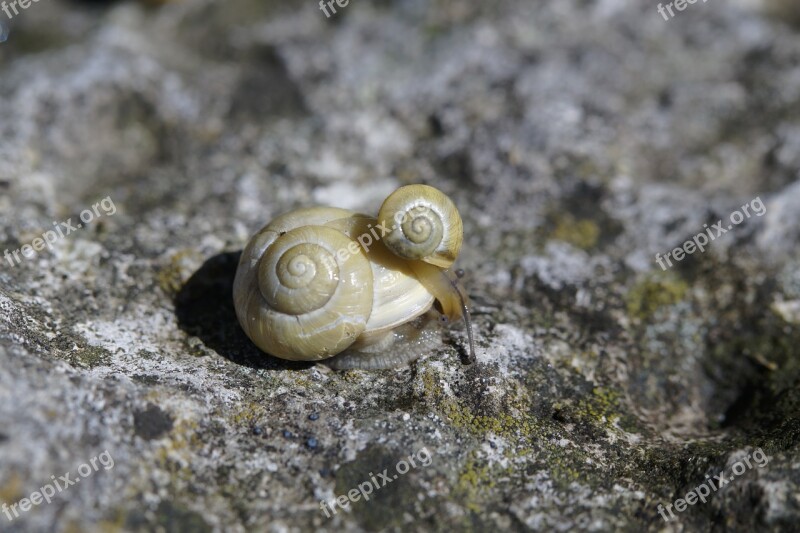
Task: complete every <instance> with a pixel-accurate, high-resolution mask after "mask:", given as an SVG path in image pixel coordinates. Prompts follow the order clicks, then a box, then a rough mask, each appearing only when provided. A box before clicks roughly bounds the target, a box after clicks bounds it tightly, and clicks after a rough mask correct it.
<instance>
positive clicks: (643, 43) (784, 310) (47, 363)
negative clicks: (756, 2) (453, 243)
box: [0, 0, 800, 532]
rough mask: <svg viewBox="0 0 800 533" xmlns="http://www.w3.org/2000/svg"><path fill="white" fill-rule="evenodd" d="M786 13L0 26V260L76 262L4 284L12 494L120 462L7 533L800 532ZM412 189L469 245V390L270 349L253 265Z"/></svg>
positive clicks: (532, 7) (212, 11) (302, 8)
mask: <svg viewBox="0 0 800 533" xmlns="http://www.w3.org/2000/svg"><path fill="white" fill-rule="evenodd" d="M768 3H769V6H768V7H769V10H768V12H769V13H773V14H774V13H777V14H778V16H777V18H770V17H769V16H765V15H764V14H763V11H761V10H759V9H753V7H757V6H753V5H750V6H746V5H744V4H743V3H738V4H733V5H731V4H728V3H724V2H714V1H711V2H708V3H696V4H693V5H689V7H688V8H687V9H686V11H684V12H681V13H679V14H678V16H676V18H674V19H672V20H670V21H668V22H667V21H664V20H663V19H662V18H661V17H660V16H659V15H658V13H657V11H656V9H655V7H654V6H652V5H648V6H646V7H645V6H642V5H641V4H642V3H641V2H634V1H632V0H630V1H625V0H595V1H585V0H559V1H558V2H555V1H553V2H546V3H544V2H542V3H540V2H527V1H525V0H516V1H508V0H506V1H500V2H471V1H467V0H464V1H461V0H435V1H433V2H422V1H418V0H407V1H398V2H386V1H381V2H366V1H365V0H351V1H350V3H349V5H347V7H345V8H340V9H339V12H338V13H337V14H336V15H334V16H332V17H331V18H330V19H328V18H326V17H325V15H324V14H323V13H322V12H321V11H320V10H319V9H317V6H316V5H314V2H303V3H302V4H300V3H285V2H272V1H268V2H265V1H257V0H227V1H225V2H211V1H186V2H182V3H167V4H166V5H163V6H160V7H158V6H155V5H153V4H157V3H151V4H149V5H140V4H132V3H115V4H113V5H106V4H101V3H93V4H86V3H62V2H57V1H55V0H49V1H48V2H41V3H35V4H32V5H31V6H30V7H29V8H28V9H27V10H25V11H23V12H21V13H20V15H18V16H17V17H15V18H14V20H13V21H12V23H11V24H10V25H8V24H7V22H8V21H7V20H5V18H4V16H2V15H0V20H2V21H3V22H2V23H3V24H6V25H8V26H9V27H8V28H7V29H8V31H7V33H8V35H7V41H6V42H5V43H3V44H2V45H0V94H2V99H0V251H2V250H5V249H6V248H7V249H9V251H10V252H13V251H14V250H17V249H20V248H21V247H22V246H23V245H25V244H31V243H34V244H35V240H34V239H36V238H38V237H40V236H41V235H42V234H43V233H45V232H47V231H51V230H53V229H55V228H54V226H53V222H56V223H57V224H56V226H58V227H59V228H63V231H62V233H65V235H64V236H63V237H59V238H58V239H57V240H56V241H55V244H53V249H52V251H50V250H45V251H43V252H42V253H40V254H38V255H37V256H36V257H33V258H28V259H24V260H23V261H22V262H21V263H20V264H16V263H15V262H14V260H13V259H12V260H11V261H10V262H9V260H8V259H7V258H2V261H3V262H2V265H0V398H1V399H2V401H0V500H2V501H3V502H5V503H6V504H7V505H12V504H14V503H16V502H18V501H19V500H20V499H22V498H26V497H29V495H30V494H31V493H32V492H34V491H37V490H39V489H40V487H43V486H44V485H46V484H48V483H50V482H51V479H53V480H55V479H57V478H58V477H59V476H61V475H62V474H64V473H67V472H71V473H72V477H73V478H76V472H78V471H79V468H80V467H81V465H82V464H83V463H89V462H90V460H91V459H93V458H96V457H99V456H100V455H101V454H103V452H106V451H107V455H106V458H108V457H109V456H110V457H112V458H113V467H108V466H103V465H100V466H99V468H97V461H95V463H96V464H95V468H94V469H93V471H92V472H91V473H90V474H89V475H87V476H86V477H80V476H77V478H78V479H80V482H79V483H76V484H75V485H74V486H70V487H68V488H65V489H64V490H63V492H59V493H58V494H56V495H55V496H54V497H53V498H52V503H50V504H46V503H41V504H40V505H38V506H35V507H33V508H32V509H30V510H29V511H27V512H21V513H20V516H19V517H18V518H14V520H13V521H8V520H7V518H6V515H4V514H0V524H2V525H0V529H1V530H3V531H52V530H57V531H234V532H236V531H250V530H253V531H310V530H327V531H395V530H400V529H403V530H414V531H445V530H448V531H451V530H457V531H461V530H474V531H483V530H492V529H503V530H506V529H508V530H540V531H553V530H556V531H566V530H589V531H607V530H612V529H618V530H623V531H695V530H697V531H712V530H713V531H723V530H726V531H727V530H730V531H742V530H748V529H757V530H759V531H790V530H792V529H793V528H795V527H796V524H797V523H798V521H800V421H798V417H799V416H800V414H799V413H800V391H799V390H798V388H799V387H798V385H800V348H798V346H800V252H798V245H800V182H798V179H799V178H800V176H799V175H798V169H799V168H800V32H798V30H797V28H796V27H793V26H791V25H790V24H788V23H787V21H789V20H791V18H790V16H791V15H792V13H794V15H796V13H797V12H796V8H795V7H794V6H795V5H796V4H795V3H794V2H788V1H785V2H784V1H779V0H775V1H773V2H768ZM751 4H752V2H751ZM781 17H783V18H781ZM417 182H423V183H428V184H431V185H434V186H436V187H439V188H440V189H442V190H444V191H445V192H447V193H448V194H450V195H451V196H452V198H453V199H454V201H455V202H456V204H457V205H458V206H459V208H460V209H461V211H462V215H463V217H464V222H465V230H466V236H467V237H466V243H465V247H464V251H463V254H462V258H461V260H460V262H459V264H460V266H461V267H462V268H464V269H465V270H466V271H467V272H468V274H467V277H466V280H465V281H466V284H467V285H468V287H469V292H470V295H471V297H472V299H473V303H474V308H473V311H474V319H475V325H476V334H477V342H478V362H477V364H474V365H472V366H462V365H461V364H460V363H459V357H458V355H459V353H460V351H462V350H463V347H464V343H465V339H466V336H465V334H464V331H463V330H462V329H459V328H458V327H454V328H452V330H448V331H446V332H445V333H444V334H443V338H442V342H441V346H440V347H439V349H437V350H435V351H434V352H432V353H426V354H424V355H423V356H422V358H421V359H420V360H419V361H418V362H417V363H415V364H413V365H411V366H410V367H406V368H400V369H397V370H394V371H380V372H361V371H348V372H332V371H330V370H328V369H327V368H326V367H324V366H320V365H311V364H299V363H286V362H283V361H280V360H276V359H274V358H270V357H267V356H264V355H263V354H261V353H259V352H258V351H257V350H256V349H255V348H254V347H253V346H252V345H251V344H250V343H249V342H248V341H247V339H246V338H245V337H244V335H243V334H242V332H241V330H240V329H239V327H238V324H237V323H236V319H235V316H234V313H233V308H232V302H231V298H230V290H231V285H232V279H233V275H234V271H235V268H236V260H237V255H238V252H239V251H240V250H241V249H242V247H243V245H244V243H245V242H246V240H247V238H248V236H249V235H250V234H251V233H252V232H254V231H255V230H256V229H258V228H259V227H260V226H261V225H263V224H264V223H266V222H267V221H268V220H269V219H270V218H272V217H273V216H275V215H276V214H278V213H280V212H283V211H286V210H289V209H292V208H295V207H299V206H306V205H311V204H315V203H321V204H329V205H338V206H341V207H347V208H353V209H359V210H362V211H369V212H374V211H375V210H376V209H377V205H378V203H379V202H380V200H381V199H382V198H383V197H384V196H385V195H386V193H387V192H389V191H391V190H392V189H394V188H395V187H397V186H399V185H401V184H406V183H417ZM103 199H106V202H105V204H103V203H102V200H103ZM756 199H758V201H759V202H762V206H763V207H764V209H765V211H764V212H762V211H760V210H759V209H757V207H758V203H757V202H754V201H755V200H756ZM112 205H113V209H111V206H112ZM744 205H747V206H750V207H751V209H750V215H751V216H750V217H746V218H745V219H744V220H743V222H742V223H741V224H739V225H736V226H735V227H733V228H732V229H730V230H729V231H727V232H726V234H725V235H722V236H720V237H719V238H718V239H716V240H714V241H713V242H711V243H710V244H709V245H708V246H707V247H706V251H705V253H699V252H697V253H694V254H692V255H690V256H688V257H686V258H685V259H683V260H682V261H680V262H675V266H673V267H672V268H670V269H668V270H666V271H664V270H662V269H661V268H660V267H659V266H658V264H657V263H656V261H655V260H654V257H655V254H657V253H658V254H661V255H662V256H663V255H664V254H666V253H667V252H669V251H670V250H672V249H673V248H675V247H676V246H681V245H682V243H683V242H684V241H686V240H687V239H691V238H692V237H694V236H695V235H696V234H699V233H702V232H703V231H704V230H705V227H704V224H707V225H708V227H709V228H710V227H711V226H712V225H713V224H715V223H716V222H717V220H723V221H724V224H728V222H727V221H728V220H729V216H730V215H731V214H732V213H733V212H735V211H737V210H738V211H741V210H742V206H744ZM93 206H96V207H93ZM86 209H89V210H92V209H94V211H93V212H91V211H90V213H89V215H90V216H91V222H90V223H87V224H82V227H81V228H77V227H76V229H75V230H74V231H71V233H70V234H69V235H66V232H67V230H66V228H64V227H63V226H62V225H60V224H58V223H60V222H62V221H63V222H68V221H70V220H71V223H72V224H73V225H76V224H77V223H79V218H80V216H81V213H82V212H83V211H84V210H86ZM112 211H113V213H112ZM759 212H760V213H761V214H760V215H759V214H758V213H759ZM90 216H86V215H85V218H86V219H88V218H90ZM723 229H724V228H723ZM11 257H12V258H13V254H12V256H11ZM423 448H424V449H425V450H427V451H428V452H429V454H430V461H429V464H428V465H427V466H425V465H424V464H420V461H419V458H420V455H417V456H416V457H417V458H418V461H417V463H418V464H417V467H415V468H411V469H410V471H409V472H408V473H407V474H405V475H403V476H400V477H398V478H397V479H393V480H392V481H391V483H389V484H387V485H386V486H385V487H382V488H381V489H380V490H377V491H375V494H374V496H373V497H372V498H371V499H370V500H369V501H364V500H363V499H362V500H360V501H357V502H354V503H352V504H350V505H349V507H350V508H349V510H348V511H338V512H337V513H336V514H335V515H332V516H331V517H330V518H328V517H327V516H326V514H325V512H324V511H323V510H322V509H321V508H320V504H319V502H320V500H328V501H330V500H331V499H332V498H334V497H335V496H339V495H346V494H347V493H348V492H349V491H350V490H351V489H355V488H357V487H358V486H359V484H361V483H362V482H365V481H368V480H369V479H370V476H371V475H372V474H377V473H378V472H382V471H383V470H384V469H388V472H389V473H391V472H393V471H394V469H395V466H396V465H397V464H398V462H399V461H401V460H406V459H407V458H408V457H409V456H413V454H415V453H417V452H419V451H420V450H421V449H423ZM758 449H761V450H763V452H764V454H765V456H766V457H768V462H767V463H766V464H761V463H760V464H752V465H751V467H749V468H747V469H746V472H744V473H743V474H742V475H740V476H738V477H737V478H735V479H733V480H731V481H730V483H729V484H727V485H726V486H724V487H721V488H720V489H719V490H718V491H714V493H713V495H712V496H710V497H709V499H708V501H707V502H706V503H701V502H697V503H696V504H694V505H691V506H689V507H688V509H687V510H685V511H683V512H682V513H675V518H672V519H671V520H670V521H669V522H665V521H664V520H663V519H662V517H661V516H660V514H659V510H658V506H659V505H660V504H661V505H664V506H666V505H668V504H672V502H673V501H674V500H676V499H678V498H683V497H684V495H685V494H686V493H687V492H689V491H691V490H692V489H694V488H695V487H697V486H698V485H700V484H701V483H703V482H705V480H706V479H707V478H712V477H714V476H716V475H718V474H719V473H720V472H721V471H723V470H724V471H727V472H730V471H731V468H733V467H734V466H735V464H736V463H737V462H739V461H742V460H743V459H744V457H746V456H747V455H748V454H750V455H752V454H753V453H754V452H757V450H758ZM103 464H104V465H108V464H110V463H108V462H106V463H103ZM83 472H85V469H84V471H83ZM51 476H52V478H51ZM81 476H82V473H81ZM12 516H13V515H12Z"/></svg>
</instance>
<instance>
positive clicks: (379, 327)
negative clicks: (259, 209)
mask: <svg viewBox="0 0 800 533" xmlns="http://www.w3.org/2000/svg"><path fill="white" fill-rule="evenodd" d="M375 226H377V221H376V220H375V219H374V218H371V217H367V216H363V215H358V214H356V213H353V212H350V211H347V210H344V209H335V208H323V207H317V208H309V209H298V210H296V211H292V212H290V213H287V214H285V215H282V216H280V217H278V218H276V219H275V220H273V221H272V222H271V223H270V224H269V225H267V226H266V227H264V228H263V229H262V230H261V231H259V232H258V233H257V234H256V235H254V236H253V238H252V239H251V240H250V242H249V243H248V244H247V246H246V247H245V249H244V252H243V253H242V257H241V260H240V262H239V268H238V270H237V273H236V280H235V282H234V304H235V308H236V314H237V317H238V318H239V322H240V324H241V325H242V327H243V329H244V331H245V333H247V335H248V337H250V339H251V340H252V341H253V342H254V343H255V344H256V345H257V346H258V347H259V348H260V349H261V350H263V351H265V352H267V353H270V354H272V355H275V356H277V357H281V358H283V359H290V360H319V359H326V358H329V357H332V356H334V355H336V354H338V353H340V352H341V351H343V350H345V349H346V348H347V347H349V346H351V345H352V344H353V343H354V342H356V341H357V340H358V341H359V342H360V343H362V344H363V343H369V342H371V341H372V340H373V339H377V338H379V337H381V336H383V335H384V334H386V333H387V332H388V331H391V330H392V329H393V328H395V327H397V326H398V325H400V324H403V323H405V322H408V321H409V320H412V319H413V318H416V317H417V316H419V315H421V314H423V313H425V312H426V311H427V310H428V309H430V307H431V305H432V303H433V301H434V296H433V294H431V292H430V291H429V290H428V289H427V288H426V287H425V286H424V285H423V284H422V283H420V282H419V280H418V279H417V277H416V275H415V273H414V271H413V270H412V269H411V268H410V267H409V265H408V264H407V262H406V261H404V260H403V259H401V258H399V257H397V256H395V255H393V254H392V253H390V252H389V251H388V250H387V249H386V248H385V247H384V246H383V245H382V244H381V243H380V242H375V243H374V244H372V246H370V247H369V248H368V250H364V249H363V248H362V247H360V246H359V245H358V243H357V242H356V241H355V240H354V239H356V238H358V237H359V236H361V235H365V234H369V231H370V229H372V228H374V227H375Z"/></svg>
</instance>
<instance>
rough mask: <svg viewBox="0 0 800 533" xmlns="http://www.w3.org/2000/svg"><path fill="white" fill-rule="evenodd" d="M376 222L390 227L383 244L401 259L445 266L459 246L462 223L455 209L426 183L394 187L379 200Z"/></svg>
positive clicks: (444, 196) (451, 261)
mask: <svg viewBox="0 0 800 533" xmlns="http://www.w3.org/2000/svg"><path fill="white" fill-rule="evenodd" d="M378 222H379V223H380V224H382V225H383V226H384V227H387V228H390V231H389V233H388V234H387V235H386V236H385V237H384V244H385V245H386V246H387V248H389V249H390V250H391V251H392V252H393V253H395V254H396V255H398V256H400V257H402V258H404V259H412V260H413V259H416V260H420V261H424V262H426V263H430V264H432V265H436V266H438V267H440V268H449V267H450V266H451V265H452V264H453V263H454V262H455V260H456V257H457V256H458V252H459V251H460V250H461V243H462V240H463V237H464V227H463V223H462V222H461V216H460V215H459V214H458V209H457V208H456V206H455V204H453V202H452V200H450V198H448V197H447V196H446V195H445V194H444V193H442V192H441V191H439V190H438V189H435V188H433V187H430V186H428V185H408V186H405V187H400V188H399V189H397V190H396V191H395V192H393V193H392V194H391V195H389V197H388V198H386V200H385V201H384V202H383V205H382V206H381V209H380V211H379V213H378Z"/></svg>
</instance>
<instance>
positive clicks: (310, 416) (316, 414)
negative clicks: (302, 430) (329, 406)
mask: <svg viewBox="0 0 800 533" xmlns="http://www.w3.org/2000/svg"><path fill="white" fill-rule="evenodd" d="M308 419H309V420H319V413H311V414H310V415H308Z"/></svg>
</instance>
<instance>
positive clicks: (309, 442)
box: [306, 437, 317, 450]
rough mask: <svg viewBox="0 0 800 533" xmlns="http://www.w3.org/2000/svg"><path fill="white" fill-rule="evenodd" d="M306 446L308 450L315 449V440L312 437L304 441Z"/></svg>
mask: <svg viewBox="0 0 800 533" xmlns="http://www.w3.org/2000/svg"><path fill="white" fill-rule="evenodd" d="M306 446H308V447H309V448H311V449H312V450H313V449H314V448H316V447H317V439H315V438H314V437H311V438H310V439H308V440H307V441H306Z"/></svg>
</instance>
